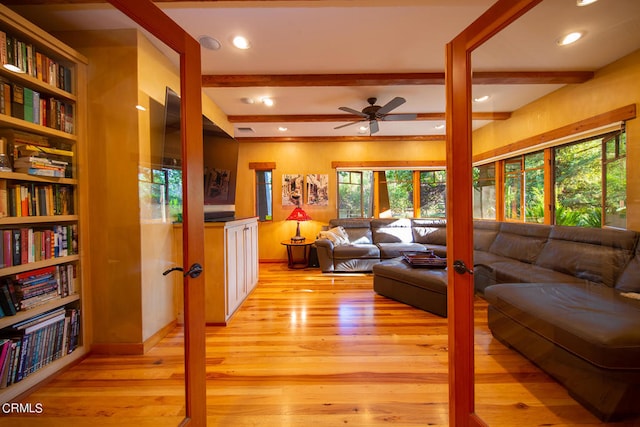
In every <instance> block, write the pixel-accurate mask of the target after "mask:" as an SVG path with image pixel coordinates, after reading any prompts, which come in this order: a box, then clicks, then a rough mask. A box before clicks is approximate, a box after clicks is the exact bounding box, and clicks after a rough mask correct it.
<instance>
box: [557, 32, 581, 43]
mask: <svg viewBox="0 0 640 427" xmlns="http://www.w3.org/2000/svg"><path fill="white" fill-rule="evenodd" d="M583 36H584V33H583V32H580V31H574V32H572V33H569V34H567V35H565V36H563V37H560V38H559V39H558V40H557V41H556V44H557V45H558V46H567V45H570V44H573V43H575V42H577V41H578V40H580V39H581V38H582V37H583Z"/></svg>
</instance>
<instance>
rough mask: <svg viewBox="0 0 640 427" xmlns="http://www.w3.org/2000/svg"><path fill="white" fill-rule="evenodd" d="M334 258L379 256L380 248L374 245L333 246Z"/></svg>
mask: <svg viewBox="0 0 640 427" xmlns="http://www.w3.org/2000/svg"><path fill="white" fill-rule="evenodd" d="M333 258H334V259H351V258H354V259H358V258H380V249H378V247H377V246H376V245H368V244H349V245H341V246H336V247H334V248H333Z"/></svg>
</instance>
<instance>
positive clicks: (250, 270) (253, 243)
mask: <svg viewBox="0 0 640 427" xmlns="http://www.w3.org/2000/svg"><path fill="white" fill-rule="evenodd" d="M244 237H245V243H246V247H245V255H246V258H245V263H246V265H245V271H246V274H247V277H246V282H247V293H249V292H251V291H252V290H253V288H254V287H255V286H256V284H257V283H258V223H257V222H254V223H251V224H249V225H247V228H246V229H245V235H244Z"/></svg>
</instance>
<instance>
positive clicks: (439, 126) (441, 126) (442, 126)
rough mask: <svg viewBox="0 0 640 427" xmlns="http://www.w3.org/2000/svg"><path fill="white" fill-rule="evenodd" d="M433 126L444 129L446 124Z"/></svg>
mask: <svg viewBox="0 0 640 427" xmlns="http://www.w3.org/2000/svg"><path fill="white" fill-rule="evenodd" d="M433 128H434V129H438V130H440V129H444V125H435V126H434V127H433Z"/></svg>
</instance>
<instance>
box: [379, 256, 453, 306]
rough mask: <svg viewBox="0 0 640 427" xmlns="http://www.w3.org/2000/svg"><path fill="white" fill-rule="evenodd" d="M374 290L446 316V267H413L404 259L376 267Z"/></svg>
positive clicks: (392, 260) (395, 259) (390, 261)
mask: <svg viewBox="0 0 640 427" xmlns="http://www.w3.org/2000/svg"><path fill="white" fill-rule="evenodd" d="M373 290H374V291H375V292H376V293H378V294H379V295H382V296H385V297H387V298H391V299H394V300H396V301H400V302H402V303H405V304H409V305H411V306H413V307H417V308H419V309H422V310H425V311H428V312H430V313H433V314H437V315H438V316H441V317H447V270H446V269H432V268H417V267H411V266H410V265H408V264H407V263H406V262H404V261H402V258H394V259H390V260H385V261H382V262H379V263H378V264H376V265H374V266H373Z"/></svg>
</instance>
